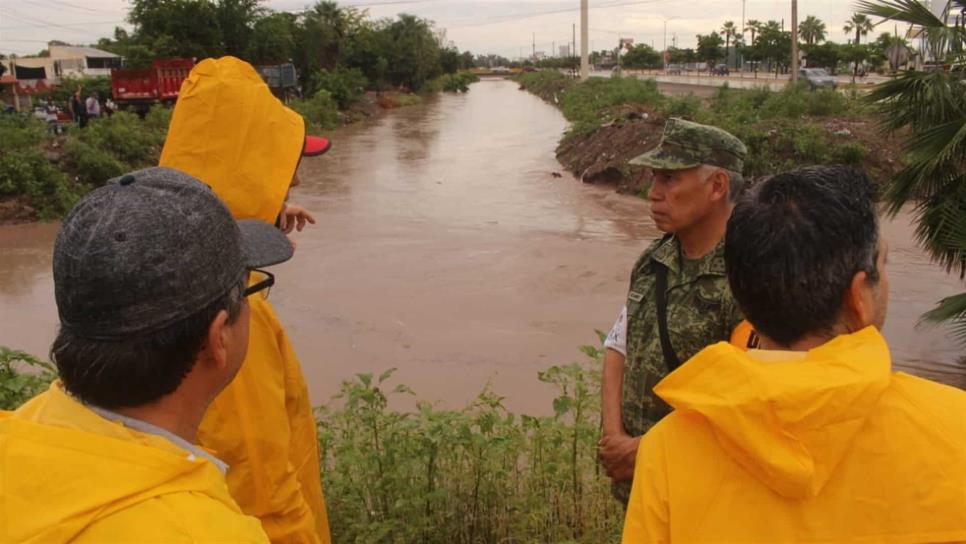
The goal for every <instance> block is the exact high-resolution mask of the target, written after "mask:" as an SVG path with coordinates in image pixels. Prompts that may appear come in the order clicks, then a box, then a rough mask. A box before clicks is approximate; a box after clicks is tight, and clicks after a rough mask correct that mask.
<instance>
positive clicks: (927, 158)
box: [857, 0, 966, 341]
mask: <svg viewBox="0 0 966 544" xmlns="http://www.w3.org/2000/svg"><path fill="white" fill-rule="evenodd" d="M953 4H954V5H956V6H958V8H962V9H966V2H964V1H963V0H954V1H953ZM857 5H858V7H859V9H860V10H861V12H862V13H863V14H867V15H871V16H875V17H882V18H884V19H887V20H890V19H891V20H894V21H897V22H903V23H908V24H910V25H915V26H917V27H919V28H921V29H922V30H923V33H924V37H925V40H926V41H927V42H929V43H930V44H931V45H930V47H933V46H937V45H938V46H942V47H934V48H933V51H934V52H936V53H938V54H939V56H938V59H939V61H940V62H944V63H946V64H948V65H950V66H951V69H950V70H948V71H946V70H932V71H927V72H916V71H908V72H905V73H904V74H902V75H899V76H898V77H896V78H895V79H892V80H889V81H886V82H885V83H882V84H880V85H878V86H877V87H876V88H875V89H873V90H872V92H871V93H869V95H868V100H869V101H870V102H871V103H872V104H873V105H874V106H875V107H876V108H877V109H878V111H879V113H880V114H881V116H882V117H881V119H882V125H883V127H884V128H885V129H886V130H888V131H893V132H894V131H898V130H909V131H910V132H911V136H910V137H909V139H908V143H907V145H906V157H907V159H906V161H907V166H906V167H905V168H904V169H903V170H902V171H900V172H899V173H898V174H896V176H894V177H893V178H892V179H891V180H889V181H888V183H887V184H886V186H885V191H884V199H885V201H886V202H887V204H888V209H889V211H890V212H891V213H892V214H893V215H895V214H897V213H899V211H900V210H901V209H902V207H903V206H905V205H906V204H907V203H909V202H913V201H914V202H915V208H914V214H915V217H916V222H917V228H916V235H917V236H918V238H919V242H920V243H921V244H922V245H923V246H924V247H925V249H926V250H927V251H928V252H929V254H930V256H931V257H932V258H933V259H934V260H936V261H937V262H939V263H940V264H941V265H943V266H945V267H946V269H947V270H950V271H951V270H953V269H956V270H958V272H959V276H960V279H962V278H963V277H964V275H966V92H963V88H964V86H966V28H964V27H963V26H955V25H948V24H946V22H945V21H943V20H941V19H939V18H938V17H936V16H935V15H933V13H932V12H930V11H929V9H928V8H927V7H926V6H924V5H923V4H922V3H921V2H919V1H917V0H878V1H870V0H862V1H860V2H858V4H857ZM924 319H925V321H927V322H933V323H939V322H949V323H950V324H951V325H952V330H953V332H954V334H955V335H956V336H957V337H958V338H959V339H960V340H962V341H966V293H961V294H958V295H954V296H951V297H949V298H946V299H944V300H942V301H941V302H940V303H939V305H938V306H937V307H936V308H935V309H933V310H932V311H930V312H929V313H927V314H926V315H925V316H924Z"/></svg>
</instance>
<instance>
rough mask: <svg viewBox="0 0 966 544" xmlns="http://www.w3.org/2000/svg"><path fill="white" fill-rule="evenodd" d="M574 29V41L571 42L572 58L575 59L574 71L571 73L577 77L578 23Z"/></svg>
mask: <svg viewBox="0 0 966 544" xmlns="http://www.w3.org/2000/svg"><path fill="white" fill-rule="evenodd" d="M572 30H573V33H574V37H573V41H572V42H570V58H571V59H572V60H573V64H571V66H572V67H573V72H571V75H573V76H574V77H577V23H574V24H573V28H572Z"/></svg>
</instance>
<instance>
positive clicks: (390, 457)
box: [318, 346, 622, 544]
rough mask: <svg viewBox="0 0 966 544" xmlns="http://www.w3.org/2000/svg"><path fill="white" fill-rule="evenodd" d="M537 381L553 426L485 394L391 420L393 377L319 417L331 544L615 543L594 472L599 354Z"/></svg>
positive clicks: (357, 383) (340, 400)
mask: <svg viewBox="0 0 966 544" xmlns="http://www.w3.org/2000/svg"><path fill="white" fill-rule="evenodd" d="M581 350H582V351H583V353H585V354H586V355H587V359H586V360H585V361H584V363H571V364H568V365H561V366H554V367H551V368H549V369H547V370H546V371H543V372H540V373H539V375H538V379H539V380H540V382H543V383H546V384H551V385H553V386H554V387H556V389H557V391H558V396H557V398H556V399H555V400H554V401H553V411H554V415H552V416H546V417H535V416H529V415H517V414H513V413H511V412H509V411H507V410H506V408H505V407H504V406H503V402H502V401H503V398H502V397H500V396H499V395H497V394H496V393H495V392H493V391H492V390H491V389H490V388H489V387H486V388H484V390H483V391H482V392H481V393H480V395H479V396H478V397H477V398H476V399H475V400H474V401H473V402H472V403H470V405H469V406H467V407H466V408H464V409H462V410H443V409H439V408H436V407H434V406H432V405H431V404H429V403H425V402H419V403H418V404H417V408H416V409H415V410H410V411H399V410H395V409H392V408H390V406H389V404H390V403H389V401H390V399H391V398H392V397H394V396H411V395H413V392H412V391H411V390H410V389H409V388H408V387H406V386H403V385H393V379H392V371H387V372H385V373H383V374H382V375H380V376H378V377H376V376H373V375H371V374H361V375H359V376H357V378H356V379H355V380H353V381H349V382H345V383H343V385H342V390H341V393H340V394H339V396H338V397H337V399H336V400H335V403H334V404H332V405H329V406H326V407H322V408H319V409H318V410H319V411H318V420H319V433H320V443H321V447H322V454H323V462H324V468H323V471H322V472H323V476H324V482H325V492H326V501H327V503H328V507H329V515H330V522H331V526H332V538H333V541H334V542H360V543H363V542H364V543H396V542H400V543H402V542H420V543H425V544H433V543H441V544H442V543H446V544H457V543H465V544H476V543H480V544H482V543H496V542H508V543H509V542H520V543H526V542H532V543H546V542H575V543H578V542H586V543H591V542H593V543H604V542H615V541H617V540H618V539H619V535H620V528H621V524H622V514H621V511H620V508H619V506H618V504H617V503H616V501H614V499H613V498H611V496H610V487H609V484H608V480H607V479H606V478H605V477H603V476H602V475H601V474H599V470H598V466H597V463H596V460H595V455H596V442H597V437H598V428H599V408H598V406H599V400H600V398H599V383H600V382H599V380H600V375H599V368H600V357H601V352H600V351H599V350H598V349H597V348H594V347H592V346H584V347H583V348H581Z"/></svg>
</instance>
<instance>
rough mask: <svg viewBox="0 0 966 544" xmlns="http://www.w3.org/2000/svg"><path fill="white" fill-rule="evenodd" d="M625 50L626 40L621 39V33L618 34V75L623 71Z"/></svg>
mask: <svg viewBox="0 0 966 544" xmlns="http://www.w3.org/2000/svg"><path fill="white" fill-rule="evenodd" d="M623 49H624V40H622V39H621V35H620V33H618V34H617V73H620V71H621V53H623V51H622V50H623Z"/></svg>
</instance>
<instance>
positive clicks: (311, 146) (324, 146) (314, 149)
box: [302, 136, 332, 157]
mask: <svg viewBox="0 0 966 544" xmlns="http://www.w3.org/2000/svg"><path fill="white" fill-rule="evenodd" d="M330 147H332V142H331V141H330V140H329V139H328V138H323V137H322V136H306V137H305V145H304V146H303V147H302V156H303V157H315V156H318V155H321V154H323V153H325V152H326V151H328V150H329V148H330Z"/></svg>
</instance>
